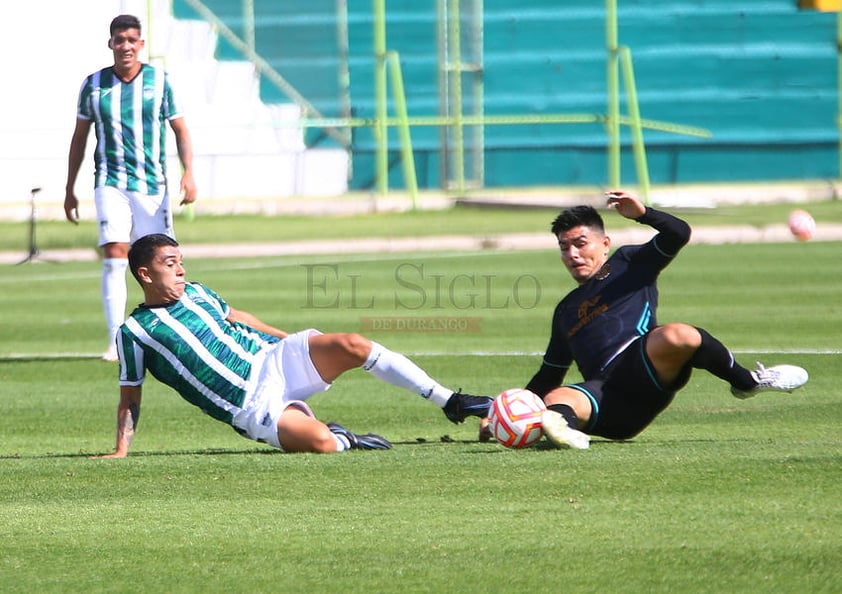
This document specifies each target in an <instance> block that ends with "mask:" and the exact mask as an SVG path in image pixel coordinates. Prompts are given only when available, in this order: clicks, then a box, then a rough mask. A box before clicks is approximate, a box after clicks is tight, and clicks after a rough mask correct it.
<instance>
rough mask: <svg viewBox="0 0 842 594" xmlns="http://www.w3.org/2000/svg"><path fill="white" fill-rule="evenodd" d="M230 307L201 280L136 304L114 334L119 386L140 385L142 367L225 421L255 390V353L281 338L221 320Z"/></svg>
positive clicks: (204, 409) (143, 370) (198, 405)
mask: <svg viewBox="0 0 842 594" xmlns="http://www.w3.org/2000/svg"><path fill="white" fill-rule="evenodd" d="M229 312H230V308H229V306H228V304H227V303H225V301H224V300H223V299H222V298H221V297H219V296H218V295H217V294H216V293H214V292H213V291H212V290H211V289H209V288H207V287H205V286H204V285H202V284H201V283H187V285H186V286H185V291H184V295H182V296H181V299H179V300H178V301H176V302H175V303H172V304H170V305H166V306H157V307H146V306H143V305H141V306H138V307H137V308H136V309H135V310H134V311H133V312H132V314H131V315H130V316H129V318H128V319H127V320H126V321H125V323H124V324H123V325H122V326H121V327H120V332H119V333H118V335H117V348H118V350H119V353H120V385H121V386H139V385H141V384H142V383H143V380H144V377H145V373H146V370H148V371H149V373H151V374H152V375H153V376H154V377H155V378H156V379H157V380H159V381H160V382H161V383H163V384H166V385H168V386H170V387H171V388H173V389H174V390H175V391H176V392H178V393H179V394H180V395H181V397H182V398H184V399H185V400H187V401H188V402H190V403H191V404H193V405H195V406H197V407H199V408H200V409H201V410H202V411H203V412H205V413H206V414H209V415H210V416H212V417H213V418H215V419H219V420H220V421H224V422H226V423H228V424H230V423H231V419H232V418H233V417H234V416H235V415H236V414H237V413H238V412H240V410H241V407H242V404H243V400H244V398H245V396H246V395H247V394H249V393H250V392H251V391H252V390H254V388H255V386H254V384H253V381H254V380H253V378H252V366H253V365H254V362H255V359H256V358H257V356H258V353H260V351H261V350H262V349H264V348H266V347H267V346H269V345H271V344H274V343H277V342H279V341H280V340H281V339H280V338H277V337H276V336H271V335H269V334H265V333H263V332H259V331H257V330H255V329H253V328H250V327H249V326H246V325H244V324H239V323H237V324H232V323H230V322H228V321H227V320H226V319H225V318H226V317H227V316H228V314H229Z"/></svg>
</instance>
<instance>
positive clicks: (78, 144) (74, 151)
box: [64, 118, 91, 225]
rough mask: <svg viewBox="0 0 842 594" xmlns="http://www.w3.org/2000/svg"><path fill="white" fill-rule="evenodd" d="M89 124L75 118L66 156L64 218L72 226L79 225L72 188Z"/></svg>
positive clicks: (89, 127)
mask: <svg viewBox="0 0 842 594" xmlns="http://www.w3.org/2000/svg"><path fill="white" fill-rule="evenodd" d="M90 129H91V122H90V121H88V120H83V119H81V118H76V128H75V129H74V130H73V137H72V138H71V140H70V151H69V153H68V156H67V184H66V186H65V190H64V216H65V217H67V220H68V221H70V222H71V223H73V224H74V225H78V224H79V199H78V198H76V192H75V190H74V187H75V186H76V177H77V176H78V175H79V169H80V168H81V167H82V161H84V159H85V147H86V146H87V143H88V131H89V130H90Z"/></svg>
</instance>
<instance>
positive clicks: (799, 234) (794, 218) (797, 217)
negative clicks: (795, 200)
mask: <svg viewBox="0 0 842 594" xmlns="http://www.w3.org/2000/svg"><path fill="white" fill-rule="evenodd" d="M789 230H790V232H791V233H792V234H793V235H794V236H795V238H796V239H797V240H798V241H807V240H809V239H810V238H811V237H813V233H815V231H816V221H814V220H813V217H812V216H811V215H810V213H809V212H807V211H806V210H793V211H792V213H791V214H790V215H789Z"/></svg>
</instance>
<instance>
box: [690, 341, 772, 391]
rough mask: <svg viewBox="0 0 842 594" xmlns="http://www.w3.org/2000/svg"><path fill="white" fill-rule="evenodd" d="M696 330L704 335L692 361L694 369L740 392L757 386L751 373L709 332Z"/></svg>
mask: <svg viewBox="0 0 842 594" xmlns="http://www.w3.org/2000/svg"><path fill="white" fill-rule="evenodd" d="M696 330H698V331H699V334H701V335H702V344H701V345H699V348H698V349H697V350H696V352H695V353H694V354H693V358H692V359H690V363H691V365H693V367H695V368H696V369H704V370H706V371H709V372H710V373H712V374H713V375H715V376H716V377H718V378H720V379H724V380H725V381H726V382H728V383H729V384H731V385H732V386H734V387H735V388H737V389H740V390H750V389H751V388H753V387H754V386H756V385H757V382H756V381H754V378H753V377H752V376H751V372H750V371H749V370H748V369H746V368H745V367H743V366H742V365H740V364H739V363H737V362H736V361H735V360H734V355H732V354H731V351H729V350H728V349H727V348H726V347H725V345H724V344H722V343H721V342H719V341H718V340H717V339H716V338H714V337H713V336H711V335H710V333H708V332H707V330H704V329H703V328H698V327H697V328H696Z"/></svg>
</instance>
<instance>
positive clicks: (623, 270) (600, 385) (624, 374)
mask: <svg viewBox="0 0 842 594" xmlns="http://www.w3.org/2000/svg"><path fill="white" fill-rule="evenodd" d="M637 222H639V223H642V224H645V225H650V226H651V227H654V228H655V229H656V230H657V231H658V233H657V234H656V235H655V236H654V237H653V238H652V239H651V240H650V241H648V242H647V243H645V244H641V245H633V246H624V247H621V248H619V249H618V250H617V251H616V252H614V254H612V255H611V256H610V257H609V258H608V260H607V261H606V263H605V265H604V266H603V267H602V268H601V269H600V270H599V271H598V272H597V273H596V274H595V275H594V276H593V278H591V279H590V280H588V281H587V282H586V283H585V284H583V285H580V286H579V287H577V288H576V289H574V290H572V291H571V292H570V293H568V294H567V295H566V296H565V297H564V299H562V300H561V302H560V303H559V304H558V305H557V306H556V309H555V313H554V314H553V323H552V333H551V336H550V342H549V345H548V346H547V351H546V354H545V355H544V360H543V363H542V365H541V368H540V369H539V371H538V373H536V374H535V376H534V377H533V378H532V380H531V381H530V382H529V384H528V385H527V388H528V389H529V390H532V391H533V392H535V393H536V394H538V395H539V396H544V395H546V394H547V393H548V392H549V391H551V390H553V389H554V388H557V387H558V386H559V385H561V382H562V380H563V379H564V376H565V374H566V373H567V370H568V369H569V368H570V365H571V363H572V362H573V361H575V362H576V364H577V366H578V368H579V371H580V372H581V374H582V377H583V378H584V380H585V381H584V382H583V383H580V384H575V385H572V386H571V387H573V388H575V389H578V390H581V391H582V392H583V393H584V394H585V395H587V396H588V398H589V399H590V401H591V405H592V407H593V414H592V415H591V419H590V422H589V424H588V426H587V427H585V428H584V430H585V431H586V432H587V433H590V434H592V435H600V436H603V437H608V438H611V439H624V438H628V437H631V436H633V435H636V434H637V433H639V432H640V431H641V430H643V428H645V427H646V426H647V425H648V424H649V423H650V422H651V421H652V419H654V418H655V416H656V415H657V414H658V413H659V412H661V411H662V410H663V409H664V408H665V407H666V406H667V405H668V404H669V403H670V401H671V400H672V398H673V396H674V394H675V392H676V391H677V390H678V389H679V388H681V387H682V386H683V385H684V383H686V381H687V379H688V378H689V375H690V368H689V366H688V368H687V370H686V373H684V374H682V377H680V378H679V379H678V381H677V382H676V383H674V384H673V385H671V386H661V385H660V384H659V383H658V382H657V380H656V379H655V376H654V373H653V372H652V369H651V362H650V361H649V359H648V357H646V355H645V348H644V347H645V338H643V337H645V336H646V334H647V333H648V332H649V331H650V330H652V329H653V328H655V327H656V326H657V324H658V322H657V317H656V311H657V307H658V288H657V284H656V281H657V278H658V275H659V274H660V272H661V270H663V269H664V267H666V266H667V264H669V263H670V262H671V261H672V259H673V258H674V257H675V255H676V254H677V253H678V251H679V250H680V249H681V248H682V247H683V246H684V245H685V244H686V243H687V242H688V241H689V239H690V227H689V225H687V223H685V222H684V221H682V220H681V219H678V218H676V217H674V216H672V215H670V214H667V213H665V212H661V211H658V210H655V209H652V208H648V207H647V209H646V212H645V213H644V214H643V215H642V216H641V217H639V218H638V219H637ZM642 338H643V339H642Z"/></svg>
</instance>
